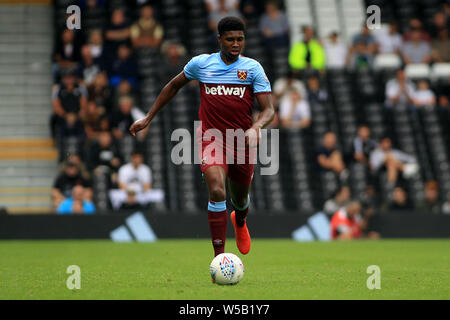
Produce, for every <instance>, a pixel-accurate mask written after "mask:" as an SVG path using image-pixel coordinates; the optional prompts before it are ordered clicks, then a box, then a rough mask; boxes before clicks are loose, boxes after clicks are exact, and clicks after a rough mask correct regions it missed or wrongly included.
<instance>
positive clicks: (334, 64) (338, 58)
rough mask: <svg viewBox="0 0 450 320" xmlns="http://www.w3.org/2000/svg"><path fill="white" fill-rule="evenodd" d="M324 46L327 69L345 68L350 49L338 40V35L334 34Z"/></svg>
mask: <svg viewBox="0 0 450 320" xmlns="http://www.w3.org/2000/svg"><path fill="white" fill-rule="evenodd" d="M323 46H324V49H325V53H326V56H327V68H330V69H343V68H345V65H346V63H347V53H348V49H347V46H346V45H345V44H344V43H342V42H341V41H339V40H338V33H337V32H332V33H331V34H330V36H329V37H328V40H327V41H325V42H324V45H323Z"/></svg>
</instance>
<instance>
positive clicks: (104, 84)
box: [88, 72, 112, 114]
mask: <svg viewBox="0 0 450 320" xmlns="http://www.w3.org/2000/svg"><path fill="white" fill-rule="evenodd" d="M111 95H112V93H111V88H110V87H109V83H108V76H107V74H106V72H101V73H99V74H98V75H97V76H96V77H95V78H94V81H93V83H92V85H91V86H90V87H89V88H88V98H89V101H93V102H95V104H96V106H98V107H99V108H101V109H102V114H104V113H107V112H109V111H111V110H112V106H111Z"/></svg>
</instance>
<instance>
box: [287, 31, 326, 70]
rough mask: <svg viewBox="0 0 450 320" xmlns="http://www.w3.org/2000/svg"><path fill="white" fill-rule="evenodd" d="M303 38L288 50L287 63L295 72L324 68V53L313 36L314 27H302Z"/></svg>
mask: <svg viewBox="0 0 450 320" xmlns="http://www.w3.org/2000/svg"><path fill="white" fill-rule="evenodd" d="M302 33H303V40H302V41H298V42H297V43H294V45H293V46H292V47H291V50H290V52H289V65H290V67H291V68H292V69H293V70H294V71H296V72H297V73H298V72H300V71H306V72H309V71H311V70H316V71H323V70H324V69H325V63H326V55H325V50H324V49H323V46H322V44H321V43H320V41H319V40H317V39H316V38H315V35H314V29H313V28H312V27H310V26H303V27H302Z"/></svg>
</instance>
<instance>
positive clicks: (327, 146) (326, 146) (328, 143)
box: [317, 131, 348, 181]
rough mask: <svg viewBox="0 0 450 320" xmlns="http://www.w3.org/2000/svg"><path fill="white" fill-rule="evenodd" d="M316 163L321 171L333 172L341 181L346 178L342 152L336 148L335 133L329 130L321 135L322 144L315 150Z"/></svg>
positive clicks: (346, 173) (346, 172)
mask: <svg viewBox="0 0 450 320" xmlns="http://www.w3.org/2000/svg"><path fill="white" fill-rule="evenodd" d="M317 163H318V165H319V169H320V170H321V171H332V172H335V173H336V174H338V175H339V178H340V179H341V180H343V181H345V180H346V179H347V178H348V171H347V169H346V167H345V163H344V161H343V158H342V153H341V152H340V151H339V150H338V148H337V142H336V135H335V134H334V133H333V132H331V131H330V132H327V133H325V135H324V137H323V140H322V146H321V147H320V148H319V150H318V151H317Z"/></svg>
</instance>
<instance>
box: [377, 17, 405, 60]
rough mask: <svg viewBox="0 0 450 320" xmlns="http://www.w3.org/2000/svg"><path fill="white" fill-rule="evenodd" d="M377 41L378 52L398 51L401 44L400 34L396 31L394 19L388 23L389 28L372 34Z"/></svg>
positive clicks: (389, 52)
mask: <svg viewBox="0 0 450 320" xmlns="http://www.w3.org/2000/svg"><path fill="white" fill-rule="evenodd" d="M374 35H375V38H376V42H377V43H378V51H379V53H385V54H391V53H397V54H399V53H400V50H401V48H402V45H403V40H402V36H401V35H400V33H398V26H397V23H395V21H392V22H391V23H389V29H388V30H383V31H380V32H377V33H375V34H374Z"/></svg>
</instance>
